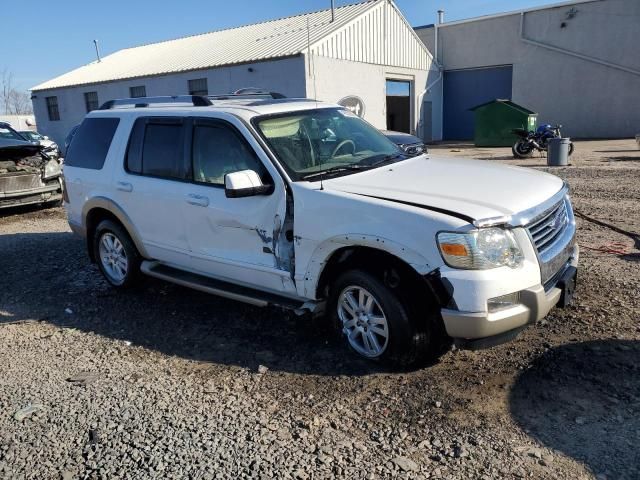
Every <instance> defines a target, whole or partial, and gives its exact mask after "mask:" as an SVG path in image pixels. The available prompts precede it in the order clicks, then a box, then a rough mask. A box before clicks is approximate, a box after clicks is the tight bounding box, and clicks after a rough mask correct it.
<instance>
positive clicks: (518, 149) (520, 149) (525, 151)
mask: <svg viewBox="0 0 640 480" xmlns="http://www.w3.org/2000/svg"><path fill="white" fill-rule="evenodd" d="M511 152H513V158H529V157H531V156H532V155H533V147H532V146H531V145H529V144H528V143H527V141H526V140H524V139H520V140H518V141H517V142H516V143H515V144H514V145H513V147H511Z"/></svg>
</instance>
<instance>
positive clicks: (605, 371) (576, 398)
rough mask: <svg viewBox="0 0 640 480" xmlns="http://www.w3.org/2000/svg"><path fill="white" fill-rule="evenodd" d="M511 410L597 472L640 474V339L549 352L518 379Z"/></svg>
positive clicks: (611, 475) (624, 475) (530, 428)
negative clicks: (639, 446)
mask: <svg viewBox="0 0 640 480" xmlns="http://www.w3.org/2000/svg"><path fill="white" fill-rule="evenodd" d="M510 409H511V414H512V416H513V418H514V419H515V421H516V422H517V423H519V424H520V425H521V426H522V428H523V429H524V430H525V431H527V433H529V434H530V435H532V436H533V437H535V438H536V439H537V440H539V441H540V442H542V443H543V444H544V445H545V446H547V447H549V448H553V449H555V450H558V451H560V452H563V453H564V454H566V455H568V456H570V457H573V458H574V459H576V460H578V461H580V462H584V463H585V464H586V465H587V466H588V467H589V468H591V470H592V471H593V473H594V474H595V475H600V474H602V475H604V476H605V477H606V478H609V479H613V478H616V479H637V478H640V450H639V449H638V442H639V441H640V341H625V340H603V341H593V342H585V343H575V344H569V345H563V346H560V347H557V348H553V349H551V350H549V351H547V352H546V353H545V354H543V355H542V356H540V357H539V358H538V359H537V360H535V361H534V362H533V364H532V365H531V368H529V369H528V370H526V371H524V372H523V373H521V374H520V376H519V378H518V379H517V380H516V383H515V385H514V387H513V390H512V391H511V395H510Z"/></svg>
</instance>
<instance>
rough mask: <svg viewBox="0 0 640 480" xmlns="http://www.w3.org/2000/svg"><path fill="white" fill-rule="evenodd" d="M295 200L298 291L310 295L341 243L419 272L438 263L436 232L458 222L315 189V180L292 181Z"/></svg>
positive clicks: (313, 295)
mask: <svg viewBox="0 0 640 480" xmlns="http://www.w3.org/2000/svg"><path fill="white" fill-rule="evenodd" d="M292 188H293V193H294V204H295V220H294V233H295V236H294V238H295V252H296V273H295V279H296V285H297V289H298V294H299V295H300V296H303V297H306V298H316V288H317V284H318V280H319V278H320V274H321V273H322V270H323V268H324V266H325V265H326V263H327V261H328V260H329V259H330V258H331V255H332V254H333V253H334V252H335V251H336V250H338V249H340V248H343V247H347V246H363V247H371V248H376V249H379V250H383V251H385V252H388V253H390V254H392V255H394V256H395V257H398V258H399V259H401V260H403V261H404V262H406V263H408V264H409V265H411V266H412V267H413V268H414V269H415V270H416V272H418V273H419V274H421V275H424V274H426V273H428V272H430V271H432V270H434V269H436V268H438V267H440V266H442V265H443V261H442V258H441V257H440V254H439V253H438V250H437V246H436V233H437V232H438V231H440V230H447V229H458V228H461V227H463V226H465V225H466V224H467V223H466V222H465V221H463V220H460V219H457V218H454V217H450V216H447V215H444V214H441V213H437V212H433V211H429V210H425V209H421V208H418V207H414V206H409V205H403V204H399V203H393V202H389V201H385V200H379V199H375V198H368V197H364V196H360V195H354V194H349V193H343V192H338V191H332V190H328V189H323V190H321V189H320V183H319V182H313V183H307V182H297V183H294V184H292Z"/></svg>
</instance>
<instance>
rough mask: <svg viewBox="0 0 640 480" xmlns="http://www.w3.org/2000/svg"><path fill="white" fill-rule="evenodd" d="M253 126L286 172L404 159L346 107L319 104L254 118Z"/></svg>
mask: <svg viewBox="0 0 640 480" xmlns="http://www.w3.org/2000/svg"><path fill="white" fill-rule="evenodd" d="M255 123H256V126H257V128H258V130H259V131H260V133H261V134H262V136H263V137H264V138H265V140H266V141H267V143H268V144H269V146H270V147H271V149H272V150H273V151H274V153H275V154H276V155H277V156H278V159H279V160H280V162H281V163H282V164H283V166H284V167H285V169H286V170H287V172H288V173H289V176H291V178H292V179H293V180H295V181H297V180H305V179H308V180H319V179H320V178H321V177H322V175H318V174H319V173H320V172H326V173H327V175H344V174H348V173H353V172H355V171H357V170H361V169H367V168H373V167H374V166H377V165H381V164H382V163H386V162H388V161H393V160H400V159H404V158H407V155H405V154H404V152H403V151H402V150H400V149H399V148H398V147H397V146H396V145H395V144H394V143H393V142H391V141H389V140H388V139H387V138H386V137H385V136H384V135H383V134H382V133H380V131H378V130H376V129H375V128H374V127H372V126H371V125H369V124H368V123H367V122H365V121H364V120H362V119H360V118H359V117H358V116H356V115H355V114H353V113H351V112H350V111H349V110H346V109H340V108H324V109H318V110H305V111H299V112H291V113H287V114H284V115H278V116H271V117H267V118H262V119H261V118H258V119H257V120H256V122H255Z"/></svg>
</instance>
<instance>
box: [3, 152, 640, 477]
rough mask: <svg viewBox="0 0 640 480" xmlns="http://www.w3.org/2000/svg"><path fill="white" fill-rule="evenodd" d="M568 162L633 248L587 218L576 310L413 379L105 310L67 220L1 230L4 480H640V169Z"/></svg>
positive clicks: (7, 221) (163, 315) (260, 331)
mask: <svg viewBox="0 0 640 480" xmlns="http://www.w3.org/2000/svg"><path fill="white" fill-rule="evenodd" d="M432 150H433V151H434V152H437V153H439V154H446V155H464V156H471V157H476V158H482V159H487V160H492V161H498V162H504V163H510V164H513V163H515V164H525V165H528V166H533V167H535V168H541V169H544V167H542V165H544V159H540V158H536V159H532V160H526V161H513V160H512V159H510V155H509V152H508V149H474V148H469V147H467V146H464V145H454V146H452V145H439V146H437V147H434V148H433V149H432ZM572 162H573V163H574V165H573V166H572V167H568V168H560V169H554V170H553V173H555V174H557V175H559V176H561V177H562V178H565V179H567V180H568V181H569V182H570V184H571V186H572V191H573V200H574V203H575V205H576V207H577V210H578V211H579V212H581V213H582V214H584V215H587V216H589V217H593V218H594V219H597V220H599V221H602V222H606V223H608V224H612V225H614V226H615V227H618V229H622V230H625V231H627V232H629V233H626V234H625V233H619V232H618V231H614V230H612V229H611V228H608V227H606V226H602V225H599V224H597V223H593V222H591V221H586V220H584V219H583V218H579V219H578V222H579V233H578V240H579V243H580V244H581V246H582V258H581V271H580V283H579V287H578V292H577V301H576V303H575V305H574V306H573V307H571V308H569V309H566V310H555V311H553V312H552V313H551V314H550V315H549V316H548V317H547V318H546V319H545V320H543V321H542V322H539V323H538V324H537V325H535V326H533V327H531V328H530V329H528V330H527V331H525V332H524V333H523V334H521V335H520V336H519V337H518V339H516V340H515V341H513V342H511V343H509V344H506V345H503V346H499V347H496V348H493V349H491V350H486V351H481V352H466V351H455V350H454V351H451V352H450V353H448V354H447V355H445V356H444V357H443V358H442V360H441V361H440V362H439V363H438V364H436V365H433V366H431V367H430V368H426V369H421V370H418V371H412V372H404V373H394V372H387V371H382V370H379V369H377V368H375V367H374V366H372V365H370V364H368V363H365V362H361V361H359V360H357V359H355V358H354V357H353V356H351V355H350V354H348V353H347V352H346V351H345V350H344V348H343V347H342V346H341V345H340V344H339V343H337V342H336V341H335V339H334V338H333V337H332V336H331V335H330V334H329V333H328V332H327V331H326V330H325V329H324V328H323V327H322V326H321V325H318V324H315V323H313V322H310V321H309V320H308V319H307V318H305V317H303V318H297V317H294V316H292V315H290V314H287V313H283V312H282V311H280V310H277V309H257V308H253V307H250V306H246V305H243V304H239V303H235V302H232V301H228V300H225V299H221V298H216V297H213V296H208V295H205V294H201V293H199V292H195V291H191V290H187V289H184V288H181V287H178V286H174V285H170V284H166V283H162V282H158V281H154V280H151V279H149V280H148V281H147V282H146V283H145V286H144V287H143V288H141V289H140V291H138V292H135V293H127V294H116V293H115V292H114V291H113V290H111V289H110V288H109V287H108V286H107V285H106V284H105V282H103V281H102V279H101V277H100V275H99V272H98V270H97V268H96V267H95V266H92V265H91V264H89V262H88V260H87V257H86V254H85V251H84V246H83V243H82V241H80V240H78V239H76V238H74V237H73V236H72V234H71V233H70V231H69V229H68V226H67V224H66V220H65V215H64V211H63V210H62V209H57V208H54V209H38V208H28V209H24V208H23V209H21V210H11V211H6V212H4V213H2V214H0V274H1V280H0V285H1V286H2V288H1V292H0V478H1V479H5V478H6V479H22V478H30V479H65V480H71V479H80V478H92V479H93V478H99V479H116V478H135V479H139V478H140V479H146V478H180V479H182V478H193V479H206V478H278V479H280V478H294V479H307V478H308V479H322V478H335V477H341V478H388V477H392V478H430V479H469V478H474V479H477V478H479V479H494V478H509V479H511V478H545V479H558V478H562V479H565V478H568V479H574V478H575V479H589V478H598V479H618V478H619V479H638V478H640V453H639V450H638V444H639V442H640V371H639V370H640V326H639V325H640V324H639V322H638V317H639V313H640V279H639V277H640V274H639V268H638V267H639V265H640V263H639V262H640V244H639V243H640V239H639V237H638V235H634V234H633V232H636V233H638V232H640V213H638V209H639V208H640V191H639V190H640V187H639V179H640V151H638V150H636V149H635V143H634V142H633V141H632V140H629V141H609V142H580V143H578V144H577V150H576V153H575V155H574V157H572ZM29 406H30V407H31V408H27V409H25V407H29Z"/></svg>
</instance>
